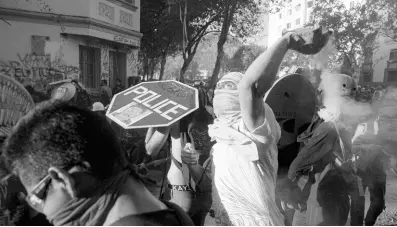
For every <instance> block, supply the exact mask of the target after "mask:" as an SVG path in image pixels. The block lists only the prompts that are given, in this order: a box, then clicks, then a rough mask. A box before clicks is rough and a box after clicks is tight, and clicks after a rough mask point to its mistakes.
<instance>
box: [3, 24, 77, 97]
mask: <svg viewBox="0 0 397 227" xmlns="http://www.w3.org/2000/svg"><path fill="white" fill-rule="evenodd" d="M8 22H9V23H11V26H10V25H8V24H6V23H3V22H0V30H1V31H2V32H1V33H0V40H5V42H1V43H0V50H2V51H1V52H0V73H3V74H6V75H8V76H10V77H13V78H15V79H17V80H18V81H20V82H21V83H22V84H24V85H25V86H26V85H33V86H34V88H35V89H36V90H40V91H42V90H44V89H45V87H46V85H47V84H48V83H50V82H53V81H57V80H60V79H66V78H75V77H76V76H78V69H79V68H78V50H77V52H76V43H75V41H73V40H69V41H68V40H65V39H64V38H62V37H61V36H60V31H59V30H60V27H59V26H51V25H41V24H31V23H25V22H15V21H8ZM32 35H38V36H48V37H49V40H48V41H46V42H45V43H46V45H45V48H44V51H45V54H46V55H42V54H39V55H37V54H33V53H32V40H31V36H32ZM77 48H78V46H77Z"/></svg>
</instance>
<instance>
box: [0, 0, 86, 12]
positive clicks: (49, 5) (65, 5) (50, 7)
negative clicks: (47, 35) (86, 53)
mask: <svg viewBox="0 0 397 227" xmlns="http://www.w3.org/2000/svg"><path fill="white" fill-rule="evenodd" d="M90 1H91V0H67V1H65V0H29V1H26V0H3V1H0V7H4V8H12V9H20V10H29V11H37V12H48V13H49V12H51V13H57V14H65V15H74V16H89V14H90Z"/></svg>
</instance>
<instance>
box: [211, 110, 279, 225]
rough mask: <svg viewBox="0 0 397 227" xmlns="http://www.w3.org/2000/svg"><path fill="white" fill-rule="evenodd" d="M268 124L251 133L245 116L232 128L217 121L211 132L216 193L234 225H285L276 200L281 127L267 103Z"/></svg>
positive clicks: (214, 191)
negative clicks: (213, 141) (278, 146)
mask: <svg viewBox="0 0 397 227" xmlns="http://www.w3.org/2000/svg"><path fill="white" fill-rule="evenodd" d="M264 111H265V113H264V116H265V121H264V123H263V124H262V125H261V126H260V127H258V128H257V129H255V130H254V131H252V132H250V131H249V130H248V128H247V127H246V126H245V124H244V122H243V120H242V118H241V117H239V118H238V120H236V121H235V123H234V124H232V125H231V126H230V127H229V126H228V125H227V124H223V123H222V122H221V121H219V120H216V122H215V123H214V125H211V126H210V129H209V134H210V136H211V137H212V138H214V139H216V141H217V143H216V144H215V145H214V147H213V148H212V151H211V153H212V157H213V170H212V175H213V176H212V177H213V178H212V179H213V193H217V194H218V195H214V196H219V198H220V202H221V203H222V204H223V206H224V208H225V210H226V212H227V214H228V216H229V219H230V221H231V223H232V224H233V225H242V226H252V225H255V226H262V225H266V226H269V225H276V226H280V225H284V218H283V216H282V214H281V213H280V211H279V209H278V207H277V205H276V202H275V187H276V176H277V169H278V160H277V156H278V151H277V142H278V140H279V139H280V135H281V130H280V126H279V125H278V123H277V121H276V118H275V116H274V113H273V111H272V109H271V108H270V107H269V106H268V105H267V104H266V103H264Z"/></svg>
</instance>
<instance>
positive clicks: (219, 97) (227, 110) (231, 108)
mask: <svg viewBox="0 0 397 227" xmlns="http://www.w3.org/2000/svg"><path fill="white" fill-rule="evenodd" d="M213 104H214V112H215V115H216V116H217V118H222V117H227V116H232V115H235V114H237V113H239V112H240V102H239V97H238V92H237V91H227V90H220V91H215V96H214V100H213Z"/></svg>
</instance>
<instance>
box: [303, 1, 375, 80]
mask: <svg viewBox="0 0 397 227" xmlns="http://www.w3.org/2000/svg"><path fill="white" fill-rule="evenodd" d="M374 16H375V14H374V12H373V11H371V9H370V7H369V6H368V5H365V4H364V5H356V6H354V7H352V8H347V7H346V5H345V4H344V2H343V0H323V1H317V2H316V4H315V7H314V8H313V13H312V21H310V22H309V23H308V24H307V25H306V26H315V25H321V26H323V27H325V28H327V29H332V30H333V31H334V39H333V44H334V46H335V48H336V50H337V51H339V52H340V53H339V54H337V57H338V60H339V61H340V60H341V58H342V57H343V56H345V55H347V56H348V57H349V58H350V60H351V61H352V66H353V68H354V70H355V72H358V71H359V69H360V65H361V63H362V62H363V60H364V56H366V55H367V56H369V55H370V53H373V52H374V51H375V50H376V49H377V48H378V46H377V45H376V42H375V40H376V38H377V35H378V33H377V30H376V29H374V27H373V26H372V21H373V20H374Z"/></svg>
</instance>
